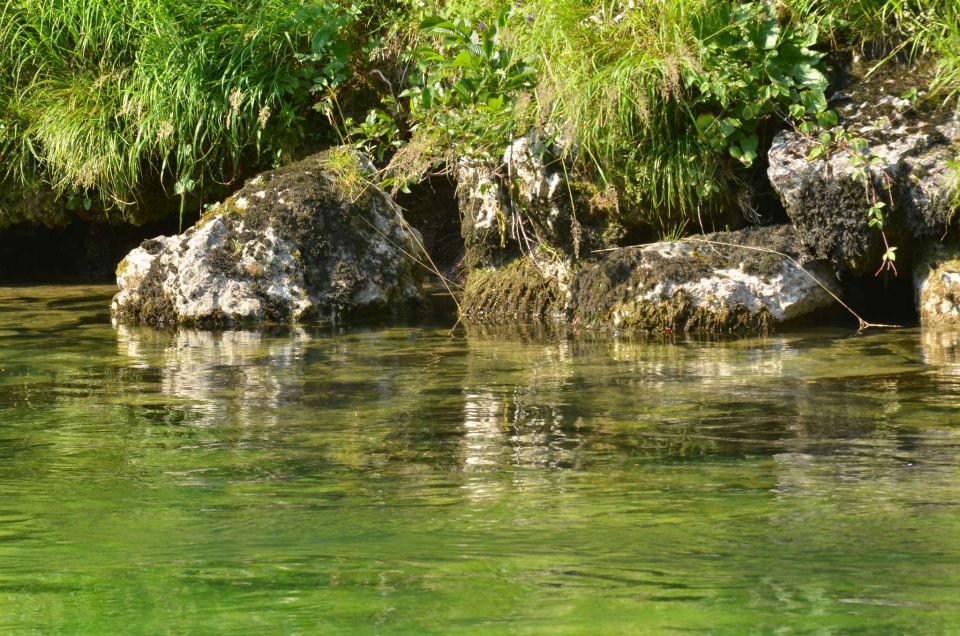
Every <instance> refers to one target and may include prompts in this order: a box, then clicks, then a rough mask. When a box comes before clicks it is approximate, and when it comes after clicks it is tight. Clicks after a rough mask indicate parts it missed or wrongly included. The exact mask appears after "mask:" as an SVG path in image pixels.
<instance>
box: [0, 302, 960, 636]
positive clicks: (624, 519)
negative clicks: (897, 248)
mask: <svg viewBox="0 0 960 636" xmlns="http://www.w3.org/2000/svg"><path fill="white" fill-rule="evenodd" d="M110 291H111V290H105V289H91V288H51V289H28V288H21V289H18V290H6V291H0V339H2V340H0V343H2V346H0V423H2V426H0V501H2V502H3V503H2V505H0V630H2V631H3V632H4V633H20V632H25V633H32V632H39V633H48V632H69V633H115V632H133V631H135V632H140V633H144V632H146V633H198V632H203V633H207V632H209V633H221V632H223V633H227V632H237V631H242V632H247V631H249V630H250V627H251V626H252V625H257V629H258V631H265V632H276V633H318V632H321V633H326V632H333V633H338V632H342V633H378V632H389V633H395V632H404V633H437V634H445V633H450V632H458V633H459V632H476V633H483V634H487V633H510V634H514V633H530V634H541V633H552V632H556V633H584V634H594V633H625V632H633V633H635V632H640V633H644V632H647V633H649V632H652V633H660V632H669V631H703V632H709V633H731V634H739V633H751V632H752V633H772V632H778V631H784V632H790V631H791V630H792V631H795V632H801V633H808V632H809V633H825V634H830V633H848V632H863V633H906V632H909V633H944V632H949V631H951V630H952V629H953V628H954V627H955V617H956V616H957V615H958V611H960V607H958V606H960V594H958V592H960V533H958V530H960V506H958V503H957V502H960V471H958V468H960V438H958V427H957V423H958V417H957V416H956V413H957V405H958V403H960V382H958V380H957V378H958V377H960V373H958V368H960V357H958V351H960V349H958V346H960V340H958V338H957V336H956V334H949V333H942V332H941V333H934V332H920V331H896V332H885V333H871V334H867V335H859V336H857V335H853V334H850V333H845V332H826V331H821V332H810V333H796V334H784V335H779V336H775V337H770V338H762V339H747V340H737V341H731V342H695V341H683V340H651V341H645V340H632V339H626V338H624V339H612V340H611V339H590V338H588V337H582V336H580V337H567V336H564V335H558V334H550V333H537V332H535V331H530V330H528V331H526V332H513V333H510V332H504V331H497V330H488V329H467V330H465V331H463V330H461V331H456V332H454V333H451V332H449V331H447V330H445V329H432V328H426V327H401V326H396V327H390V328H378V329H370V330H364V329H354V330H348V331H344V332H330V331H328V330H320V329H306V328H291V329H280V330H273V331H227V332H222V333H213V332H207V331H198V330H178V331H159V330H151V329H143V328H132V327H126V326H116V327H113V326H111V325H110V324H109V323H108V322H107V318H106V316H105V314H104V312H103V307H105V306H106V301H107V299H108V298H109V293H110Z"/></svg>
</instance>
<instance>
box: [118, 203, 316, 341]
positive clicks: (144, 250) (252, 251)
mask: <svg viewBox="0 0 960 636" xmlns="http://www.w3.org/2000/svg"><path fill="white" fill-rule="evenodd" d="M245 229H246V228H245V226H244V223H243V221H242V220H240V221H237V222H236V223H234V222H232V221H231V220H230V219H229V218H227V217H226V216H223V215H220V216H215V217H213V218H211V219H209V220H207V221H206V222H205V223H204V224H203V225H202V226H200V227H195V228H191V229H189V230H187V231H186V232H185V233H184V234H183V235H182V236H161V237H158V238H156V239H153V240H152V241H148V242H147V246H146V247H144V246H141V247H138V248H137V249H135V250H133V251H132V252H130V254H128V255H127V257H126V258H125V259H124V261H123V262H122V263H121V266H120V268H118V271H117V285H118V286H119V287H120V290H121V291H120V293H118V294H117V295H116V296H115V297H114V299H113V311H114V313H115V314H118V315H119V314H123V313H124V312H125V311H126V310H127V308H130V307H135V306H138V305H142V303H143V302H144V301H145V300H148V299H147V298H145V297H144V295H145V294H147V293H149V292H150V291H151V289H150V288H149V286H148V288H147V289H145V288H144V280H145V279H146V277H147V275H148V274H149V273H150V271H151V270H153V271H154V272H157V273H156V274H155V275H156V276H157V281H156V282H157V283H159V285H160V287H161V289H162V290H163V297H164V299H165V300H166V301H167V302H169V304H170V310H172V312H173V314H174V315H175V317H176V320H175V322H187V323H195V322H203V321H205V320H209V319H216V318H218V317H222V318H223V319H226V320H229V321H234V322H249V321H260V320H264V319H265V318H267V309H266V308H267V307H268V306H271V305H273V306H278V307H285V308H286V309H287V310H288V312H287V313H288V314H289V318H290V319H291V320H293V321H298V320H300V319H302V318H304V317H305V316H307V315H308V313H309V312H310V311H311V310H312V309H313V308H314V304H313V302H312V301H311V299H310V295H309V293H308V292H307V289H306V284H305V283H304V280H303V272H302V270H301V269H300V268H299V267H298V265H297V261H296V259H295V258H294V256H293V254H294V252H296V251H297V248H296V246H295V245H294V244H293V243H292V242H291V241H289V240H286V239H282V238H279V237H277V236H276V232H275V231H274V229H273V228H272V227H268V228H267V230H266V231H265V232H263V234H262V235H255V236H254V238H253V239H251V240H249V241H247V242H246V243H243V244H228V243H227V241H228V237H229V236H230V235H231V234H232V233H236V234H240V235H242V234H244V233H245ZM225 251H233V252H235V254H234V256H235V260H236V263H235V264H234V266H233V267H231V268H224V267H223V263H222V260H221V259H223V258H224V252H225ZM154 268H155V269H154ZM154 289H155V288H154ZM166 320H169V319H168V318H165V319H161V320H158V322H164V321H166Z"/></svg>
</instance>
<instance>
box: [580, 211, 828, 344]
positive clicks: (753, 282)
mask: <svg viewBox="0 0 960 636" xmlns="http://www.w3.org/2000/svg"><path fill="white" fill-rule="evenodd" d="M707 241H712V242H707ZM734 245H736V246H734ZM738 246H742V247H738ZM758 249H759V250H773V251H777V252H782V253H784V254H788V255H790V256H791V257H792V258H793V259H795V260H797V261H798V262H799V263H802V264H803V267H804V269H801V268H800V267H798V266H797V265H796V264H794V262H792V261H791V260H790V259H787V258H784V257H783V256H780V255H778V254H774V253H771V252H769V251H758ZM804 270H806V271H804ZM807 272H810V273H812V274H813V275H814V276H816V277H817V279H818V280H820V281H821V282H824V283H826V284H830V283H831V277H830V275H829V272H828V271H826V268H824V267H823V266H820V265H817V264H816V263H813V262H809V259H807V258H806V257H805V256H804V255H803V251H802V248H801V247H800V241H799V239H798V238H797V235H796V232H795V231H794V230H793V229H792V228H791V227H790V226H778V227H764V228H751V229H746V230H741V231H739V232H722V233H718V234H711V235H707V236H705V237H702V238H701V239H692V240H687V241H679V242H663V243H653V244H651V245H646V246H642V247H634V248H624V249H620V250H617V251H614V252H610V253H608V254H606V255H604V256H603V257H602V258H600V259H598V260H596V261H595V262H593V263H591V264H588V265H586V266H585V267H584V268H582V269H581V270H580V271H579V272H578V273H577V275H576V277H575V278H574V284H573V288H572V296H571V303H572V313H573V316H574V322H575V323H576V324H578V325H580V326H581V327H599V328H613V329H617V330H623V331H646V332H661V331H687V332H697V333H744V332H763V331H766V330H769V329H770V328H771V327H773V326H775V325H777V324H780V323H783V322H787V321H790V320H793V319H796V318H800V317H802V316H805V315H808V314H811V313H813V312H816V311H818V310H821V309H823V308H825V307H827V306H829V305H830V304H831V303H832V302H833V299H832V297H831V296H830V295H829V294H828V293H827V292H826V291H825V290H824V288H823V287H821V286H820V285H819V284H818V283H817V282H816V281H815V280H814V279H813V278H811V276H810V275H809V274H808V273H807Z"/></svg>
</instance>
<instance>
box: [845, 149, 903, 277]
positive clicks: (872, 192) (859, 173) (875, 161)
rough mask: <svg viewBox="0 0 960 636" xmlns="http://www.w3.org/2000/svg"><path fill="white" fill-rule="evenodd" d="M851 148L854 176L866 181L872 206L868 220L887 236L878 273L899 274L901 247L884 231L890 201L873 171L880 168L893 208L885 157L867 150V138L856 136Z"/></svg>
mask: <svg viewBox="0 0 960 636" xmlns="http://www.w3.org/2000/svg"><path fill="white" fill-rule="evenodd" d="M849 146H850V149H851V153H852V154H851V157H850V164H851V165H852V166H853V168H854V171H853V178H854V179H855V180H858V181H861V182H862V183H863V188H864V194H865V195H866V197H867V203H868V205H869V206H870V207H869V208H868V209H867V219H868V224H869V226H870V227H873V228H876V229H877V230H878V231H879V232H880V238H881V239H883V247H884V252H883V255H882V256H881V262H880V267H879V268H878V269H877V271H876V274H875V275H876V276H879V275H880V274H881V273H882V272H891V273H893V275H894V276H896V275H897V267H896V264H895V263H896V260H897V248H896V247H892V246H891V245H890V242H889V240H888V239H887V233H886V231H885V230H884V223H885V219H884V209H886V208H887V204H886V203H884V202H883V201H882V200H881V198H880V194H879V192H878V190H877V184H876V182H875V181H874V178H873V172H874V171H877V172H878V173H879V175H880V179H881V180H882V185H881V187H882V189H883V190H884V191H885V192H886V193H887V199H888V200H889V202H890V209H891V210H892V209H893V193H892V190H891V189H892V185H893V183H892V180H891V179H890V175H888V174H887V172H886V170H884V169H883V158H882V157H878V156H876V155H872V154H869V153H868V151H867V148H868V146H867V142H866V141H865V140H863V139H854V140H852V141H851V142H850V144H849Z"/></svg>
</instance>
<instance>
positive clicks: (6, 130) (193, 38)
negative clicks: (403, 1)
mask: <svg viewBox="0 0 960 636" xmlns="http://www.w3.org/2000/svg"><path fill="white" fill-rule="evenodd" d="M358 14H359V8H358V7H357V6H351V5H345V4H341V3H339V2H336V1H335V0H327V1H323V2H309V3H304V2H301V1H299V0H241V1H231V2H226V1H223V0H203V1H201V2H187V3H183V2H175V1H173V0H138V1H137V2H131V1H129V0H107V1H103V0H58V1H56V2H54V1H52V0H11V1H9V2H6V3H4V6H3V8H2V9H0V166H2V168H3V170H4V174H3V177H4V178H5V181H6V183H7V185H8V186H10V185H11V184H19V185H21V186H30V185H31V184H35V183H37V182H45V183H46V184H48V185H49V186H51V187H52V188H53V189H54V190H55V191H57V192H59V193H61V194H65V195H70V194H76V193H82V194H83V195H84V196H85V197H87V201H89V196H90V195H96V196H99V197H101V198H102V199H103V201H104V203H105V204H106V205H107V206H109V205H118V204H119V205H121V206H122V205H124V204H127V203H131V202H133V201H134V200H135V198H136V196H137V194H138V193H139V192H140V190H141V188H142V187H143V185H144V183H145V182H146V181H149V180H150V179H153V180H154V181H160V182H162V183H164V184H165V186H166V187H167V189H168V191H169V190H172V191H173V192H174V193H176V194H179V195H181V196H182V195H185V194H186V193H188V192H190V191H192V190H194V189H196V188H197V187H199V186H200V185H202V184H203V183H204V181H209V180H215V181H229V180H231V179H233V178H235V177H236V176H237V175H238V174H239V173H240V172H241V171H242V170H243V168H244V165H245V164H249V163H254V164H256V163H261V162H264V160H265V161H266V162H267V163H269V162H273V161H275V160H277V158H278V157H280V156H281V155H283V154H285V153H288V152H290V150H291V149H292V148H295V147H296V146H298V145H300V144H302V143H304V141H305V139H307V138H309V137H310V136H311V135H314V134H316V133H315V130H316V128H317V127H316V126H315V125H314V124H312V123H310V122H309V117H310V113H311V107H312V106H313V105H314V104H315V102H316V101H317V100H316V97H315V95H316V94H317V93H320V94H323V93H325V92H326V91H327V90H329V89H330V88H333V87H336V86H337V85H338V84H339V83H340V82H342V81H343V80H344V79H345V77H346V74H347V63H348V59H349V55H350V52H351V46H350V38H349V35H348V34H349V29H350V27H351V25H352V24H353V23H354V22H355V21H356V19H357V16H358ZM261 157H262V158H263V159H261Z"/></svg>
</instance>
